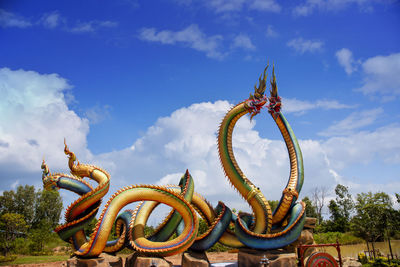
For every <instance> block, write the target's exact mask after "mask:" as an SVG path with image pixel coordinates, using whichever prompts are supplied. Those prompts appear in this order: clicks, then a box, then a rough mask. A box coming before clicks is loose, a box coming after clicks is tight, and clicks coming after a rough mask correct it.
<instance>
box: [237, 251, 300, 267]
mask: <svg viewBox="0 0 400 267" xmlns="http://www.w3.org/2000/svg"><path fill="white" fill-rule="evenodd" d="M264 255H265V256H266V257H267V258H268V259H269V265H268V267H296V266H297V265H296V254H295V253H283V251H282V250H268V251H263V250H254V249H248V248H242V249H239V254H238V266H239V267H247V266H260V262H261V259H262V258H263V257H264Z"/></svg>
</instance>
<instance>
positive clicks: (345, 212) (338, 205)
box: [325, 184, 354, 233]
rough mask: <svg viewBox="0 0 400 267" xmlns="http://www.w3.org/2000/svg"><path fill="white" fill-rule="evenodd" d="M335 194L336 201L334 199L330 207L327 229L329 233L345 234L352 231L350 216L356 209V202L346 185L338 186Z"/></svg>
mask: <svg viewBox="0 0 400 267" xmlns="http://www.w3.org/2000/svg"><path fill="white" fill-rule="evenodd" d="M335 193H336V199H335V200H333V199H332V200H331V201H330V202H329V205H328V208H329V212H330V214H331V216H330V220H329V221H328V222H326V224H325V225H326V226H325V227H326V230H327V231H329V232H341V233H345V232H348V231H349V230H350V215H351V212H352V210H353V209H354V201H353V198H352V196H351V194H350V193H349V191H348V188H347V187H346V186H344V185H341V184H338V185H337V186H336V188H335Z"/></svg>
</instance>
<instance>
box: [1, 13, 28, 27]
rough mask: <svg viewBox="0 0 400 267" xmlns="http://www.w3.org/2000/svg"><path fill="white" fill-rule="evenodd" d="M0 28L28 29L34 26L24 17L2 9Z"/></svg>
mask: <svg viewBox="0 0 400 267" xmlns="http://www.w3.org/2000/svg"><path fill="white" fill-rule="evenodd" d="M0 26H1V27H3V28H8V27H16V28H27V27H30V26H32V23H31V22H30V21H29V20H28V19H26V18H24V17H22V16H19V15H16V14H14V13H12V12H8V11H5V10H4V9H0Z"/></svg>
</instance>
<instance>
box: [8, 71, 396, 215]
mask: <svg viewBox="0 0 400 267" xmlns="http://www.w3.org/2000/svg"><path fill="white" fill-rule="evenodd" d="M68 88H70V85H69V84H68V82H67V81H66V80H65V79H64V78H62V77H60V76H58V75H56V74H39V73H37V72H33V71H24V70H10V69H1V70H0V94H1V95H2V96H3V97H2V98H1V99H0V109H1V110H0V170H1V173H0V175H1V176H2V177H9V178H10V179H2V180H1V183H2V188H10V187H11V186H13V184H12V183H14V181H15V180H19V183H20V184H25V183H28V184H32V183H34V184H36V185H40V183H41V180H40V172H41V171H40V163H41V159H42V156H43V155H45V156H46V160H47V161H48V163H49V166H50V168H51V170H52V171H61V170H65V169H66V168H67V161H66V157H65V155H64V154H63V143H62V141H63V138H64V137H66V138H67V142H68V144H69V147H70V149H71V150H72V151H74V152H75V153H76V155H77V157H78V159H79V160H80V161H81V162H84V163H91V164H95V165H99V166H101V167H103V168H104V169H106V170H107V171H109V172H110V173H111V188H110V193H109V194H108V196H106V198H107V197H109V196H110V195H111V194H112V193H113V192H115V191H116V190H117V189H118V188H120V187H123V186H126V185H129V184H171V183H172V184H176V183H178V181H179V177H180V176H181V175H183V173H184V172H185V170H186V169H189V171H190V172H191V174H192V175H193V177H194V179H195V190H196V191H197V192H199V193H201V194H203V195H204V196H205V197H206V198H207V199H209V200H210V201H211V202H212V203H213V204H214V205H215V204H216V203H217V201H219V200H222V201H224V202H226V204H227V205H229V206H230V207H232V208H237V209H242V210H248V207H247V204H246V202H245V201H243V200H242V199H241V198H240V197H239V196H238V194H237V193H236V191H235V190H234V189H232V188H231V186H230V185H229V183H228V182H227V180H226V178H225V176H224V173H223V171H222V169H221V167H220V162H219V158H218V152H217V151H218V150H217V144H216V138H217V131H218V125H219V123H220V122H221V120H222V118H223V116H224V115H225V113H226V112H227V111H228V110H229V108H230V107H231V105H230V103H229V102H227V101H216V102H213V103H210V102H204V103H197V104H192V105H190V106H188V107H183V108H180V109H178V110H176V111H174V112H173V113H171V114H170V115H168V116H165V117H161V118H159V119H158V120H157V121H156V122H155V123H154V124H153V125H152V126H151V127H149V128H148V129H147V131H146V132H145V133H144V134H143V136H142V137H140V138H138V139H137V140H132V144H131V145H129V146H127V148H125V149H122V150H117V151H112V152H108V153H103V154H100V155H92V154H91V153H90V151H88V149H87V144H86V137H87V134H88V131H89V122H88V120H87V119H84V118H80V117H79V116H78V115H77V114H76V113H75V112H74V111H72V110H70V109H69V108H68V106H67V104H66V103H65V93H66V92H67V91H68V90H69V89H68ZM284 101H285V100H284ZM286 103H287V101H286ZM299 103H302V104H308V106H307V105H305V107H303V109H304V110H309V109H312V108H324V107H326V106H329V105H331V107H332V108H336V107H338V108H343V106H342V104H340V103H337V102H335V101H327V103H330V104H329V105H328V104H325V105H323V104H319V105H318V104H315V103H311V104H310V103H309V102H304V103H303V102H302V101H299ZM287 106H290V105H289V104H288V105H287ZM285 110H286V108H285ZM264 112H265V111H264ZM265 114H266V112H265ZM267 118H268V119H269V120H272V119H271V118H269V116H268V115H267ZM261 119H266V116H263V115H258V116H256V117H255V119H253V121H252V122H251V121H250V120H249V117H248V116H245V117H243V118H242V119H241V120H239V121H238V124H237V126H236V128H235V131H234V134H233V149H234V152H235V155H236V159H237V161H238V163H239V165H240V166H241V168H242V170H243V172H244V173H245V174H246V175H247V176H248V177H249V178H250V179H251V180H252V181H253V182H254V183H255V184H256V185H257V186H259V187H260V188H261V190H262V192H263V193H264V194H265V196H266V197H267V199H279V198H280V196H281V190H282V189H283V188H284V187H285V185H286V182H287V179H288V173H289V159H288V155H287V150H286V148H285V144H284V142H283V141H282V140H280V139H277V140H275V139H268V138H262V137H261V136H260V134H259V133H258V132H257V131H256V130H255V129H254V127H255V124H256V123H257V121H258V120H261ZM11 122H12V123H11ZM399 135H400V127H399V125H396V124H394V125H388V126H385V127H382V128H379V129H377V130H375V131H369V132H366V131H364V132H356V133H354V134H353V135H348V136H339V137H338V136H333V137H328V138H327V139H326V140H302V139H300V140H299V143H300V146H301V149H302V152H303V158H304V167H305V175H306V176H305V183H304V187H303V190H302V195H301V196H304V195H305V194H307V193H308V192H311V190H312V188H313V187H315V185H317V184H324V185H325V186H326V187H327V188H330V189H333V188H334V186H335V185H336V183H337V182H342V183H345V182H349V181H350V179H349V178H347V177H342V176H340V175H341V174H340V171H341V170H344V169H346V168H347V167H349V166H351V164H353V163H358V162H363V163H368V162H371V161H373V160H375V159H376V158H378V157H379V158H380V159H382V160H384V161H385V162H387V164H399V162H400V154H399V151H400V147H399V146H400V144H396V143H393V142H391V140H395V138H397V136H399ZM370 144H374V145H370ZM10 166H13V167H12V171H8V170H10ZM32 181H37V182H32ZM15 185H16V184H15ZM15 185H14V186H15ZM357 186H358V187H357ZM368 186H370V184H368V183H364V184H360V185H357V184H356V186H355V188H358V189H359V190H360V191H363V190H365V189H366V188H370V187H368ZM396 186H397V187H396ZM398 189H400V188H399V187H398V185H396V184H394V187H393V188H390V190H392V191H390V190H389V189H388V192H389V193H390V192H394V191H395V190H398ZM62 196H63V198H64V200H66V202H70V197H69V196H68V195H67V194H65V193H64V191H62Z"/></svg>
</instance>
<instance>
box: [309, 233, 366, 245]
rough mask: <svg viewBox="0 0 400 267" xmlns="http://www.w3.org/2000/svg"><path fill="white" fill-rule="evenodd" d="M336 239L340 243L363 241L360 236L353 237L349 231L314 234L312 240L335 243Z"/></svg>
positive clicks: (349, 243) (358, 242)
mask: <svg viewBox="0 0 400 267" xmlns="http://www.w3.org/2000/svg"><path fill="white" fill-rule="evenodd" d="M337 239H338V240H339V243H340V244H341V245H352V244H361V243H364V241H363V240H362V239H361V238H358V237H355V236H353V235H352V234H351V233H339V232H327V233H315V234H314V240H315V242H316V243H317V244H329V243H336V240H337Z"/></svg>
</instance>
